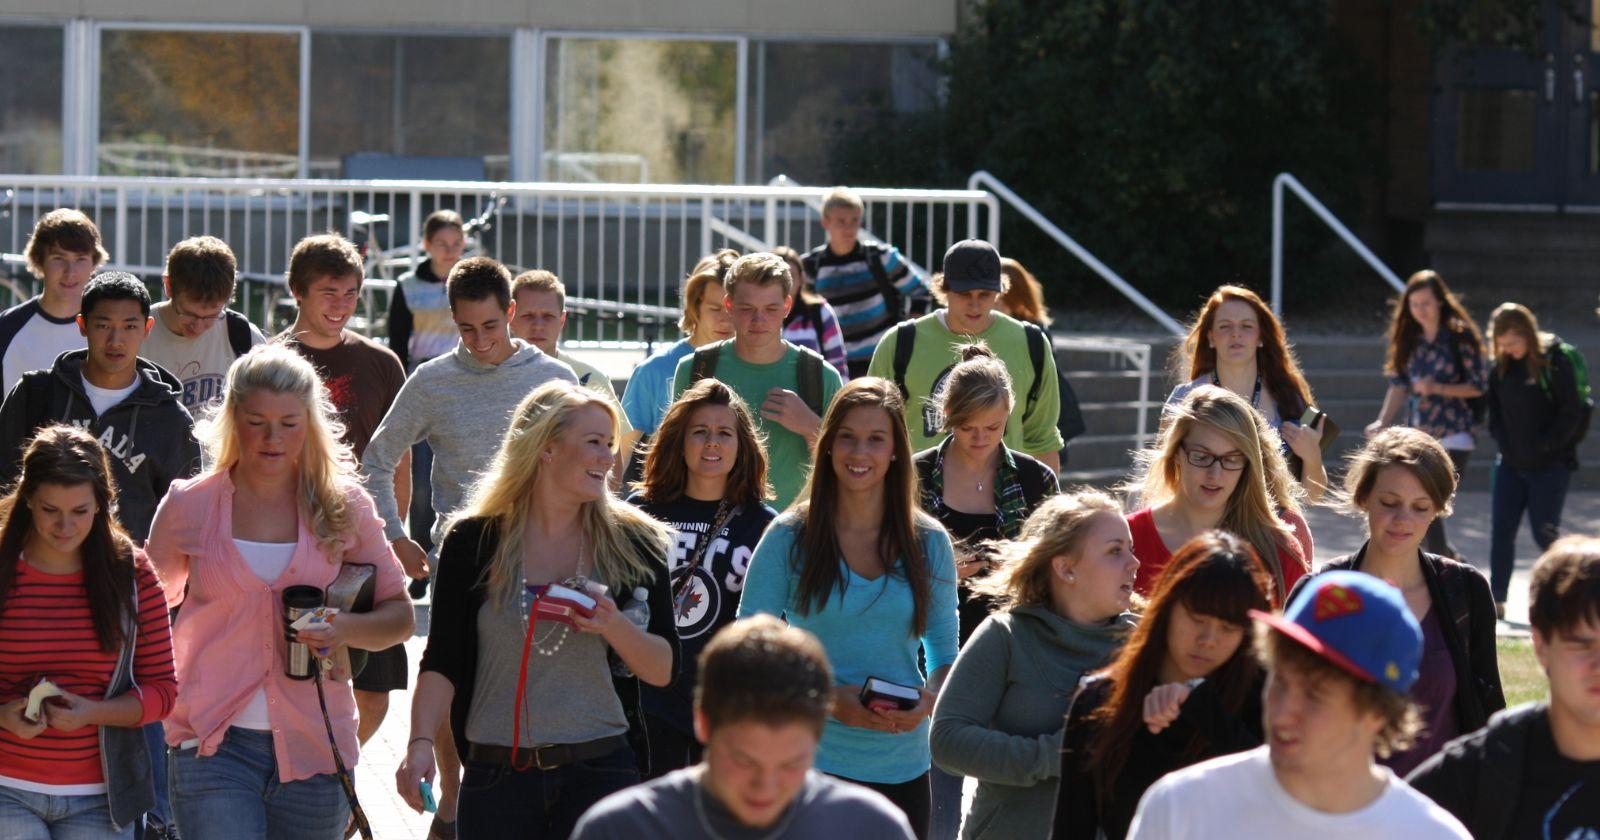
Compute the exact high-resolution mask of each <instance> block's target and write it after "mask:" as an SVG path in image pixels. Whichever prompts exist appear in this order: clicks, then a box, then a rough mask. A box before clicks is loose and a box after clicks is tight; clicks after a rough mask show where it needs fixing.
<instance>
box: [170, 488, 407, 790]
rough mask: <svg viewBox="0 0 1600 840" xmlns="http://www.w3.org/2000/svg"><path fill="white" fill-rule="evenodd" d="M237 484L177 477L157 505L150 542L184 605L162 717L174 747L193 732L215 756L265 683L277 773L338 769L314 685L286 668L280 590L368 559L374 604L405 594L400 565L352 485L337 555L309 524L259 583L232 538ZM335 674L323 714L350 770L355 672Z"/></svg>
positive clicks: (292, 777)
mask: <svg viewBox="0 0 1600 840" xmlns="http://www.w3.org/2000/svg"><path fill="white" fill-rule="evenodd" d="M233 492H234V489H233V479H232V477H231V476H230V475H229V474H227V473H212V474H208V475H203V476H199V477H196V478H192V479H187V480H183V481H175V482H173V484H172V487H171V489H170V490H168V491H167V495H166V498H164V499H162V501H161V506H160V507H159V508H157V509H156V516H155V522H154V523H153V524H152V525H151V527H150V540H149V542H147V543H146V544H145V551H146V553H148V555H149V557H150V562H151V563H152V564H153V565H154V566H155V569H156V572H157V573H158V574H159V575H160V576H161V580H162V584H163V585H164V586H165V588H166V592H167V602H168V604H170V605H172V606H176V605H177V604H178V603H180V602H181V603H182V604H183V609H182V610H181V611H180V612H179V613H178V620H177V622H176V623H175V624H174V625H173V628H172V641H173V655H174V659H175V660H176V663H177V670H178V701H177V704H176V705H175V706H174V707H173V709H172V714H171V715H169V716H168V717H167V720H166V732H167V743H168V744H171V745H173V746H177V745H178V744H181V743H183V742H184V741H187V740H191V739H195V738H198V739H199V740H200V752H199V754H200V755H203V756H206V755H212V754H214V753H216V751H217V747H218V746H219V745H220V744H221V743H222V737H223V735H225V734H226V733H227V730H228V725H229V723H230V722H231V721H232V720H233V719H234V717H236V716H237V715H238V714H239V712H240V711H241V710H243V709H244V707H245V705H246V704H247V703H248V702H249V700H250V698H251V697H252V696H254V695H255V692H256V689H258V688H265V689H266V693H267V710H268V717H269V719H270V720H271V721H272V740H273V745H274V748H275V752H276V754H277V764H278V778H279V780H280V781H282V782H293V781H297V780H299V779H307V778H310V777H312V776H315V775H318V774H321V773H332V772H334V764H333V752H332V751H331V750H330V749H329V747H328V734H327V731H326V729H325V727H324V725H323V722H322V711H321V709H320V708H319V706H318V705H317V689H316V684H315V683H313V682H312V681H311V680H304V681H300V680H291V679H289V678H288V677H287V676H285V675H284V673H283V670H284V661H285V646H286V644H287V642H286V641H285V640H284V637H283V618H282V615H283V601H282V597H283V590H284V589H285V588H287V587H290V586H294V585H297V584H309V585H312V586H317V587H326V586H327V585H328V584H329V583H331V582H332V581H333V578H334V576H335V575H336V574H338V571H339V564H340V563H342V562H351V563H370V564H372V565H374V566H376V567H377V576H376V584H377V585H376V587H375V594H376V598H375V602H378V603H381V602H383V601H385V600H388V599H390V598H395V597H398V596H399V595H401V594H402V593H404V591H405V583H404V580H405V577H404V573H403V572H402V571H401V569H400V562H399V561H398V560H397V559H395V556H394V552H393V550H391V549H390V548H389V541H388V540H387V539H385V538H384V536H383V520H381V519H379V518H378V515H377V513H376V511H375V509H374V507H373V504H372V497H371V496H368V495H367V492H366V491H365V490H363V489H361V486H360V485H358V484H355V483H354V482H352V483H351V484H350V485H349V486H348V488H347V489H346V494H347V497H348V498H349V501H350V519H351V522H353V523H354V525H355V529H356V531H355V535H354V538H353V539H352V540H350V541H347V542H346V543H345V544H344V545H343V548H342V550H341V551H339V552H338V554H337V556H329V554H328V553H327V552H326V551H324V550H323V549H322V548H320V547H319V546H318V545H317V539H316V535H315V534H313V533H312V532H311V531H309V530H307V528H306V523H305V522H303V521H302V522H301V524H300V538H299V541H298V543H297V544H296V546H295V551H294V557H293V559H291V560H290V561H289V567H288V568H287V569H285V570H284V572H283V574H281V575H279V576H278V577H277V579H275V580H273V581H272V582H271V583H264V582H262V580H261V578H259V577H257V576H256V574H255V573H254V572H252V571H251V570H250V567H249V566H248V565H247V564H246V563H245V561H244V558H243V557H242V556H240V554H239V551H238V549H237V548H236V547H235V546H234V543H233ZM185 585H187V586H188V596H187V598H186V597H185V596H184V587H185ZM325 676H326V674H325ZM335 676H338V677H340V678H338V679H327V680H324V683H323V687H324V690H325V692H326V694H327V698H328V716H329V718H330V719H331V720H332V721H333V731H334V734H335V737H336V738H337V740H338V743H339V752H340V753H341V754H342V755H343V756H344V759H345V761H346V762H348V764H349V766H352V767H353V766H355V763H356V760H357V754H358V746H357V743H356V707H355V695H354V694H353V693H352V692H351V690H350V684H349V680H348V675H335Z"/></svg>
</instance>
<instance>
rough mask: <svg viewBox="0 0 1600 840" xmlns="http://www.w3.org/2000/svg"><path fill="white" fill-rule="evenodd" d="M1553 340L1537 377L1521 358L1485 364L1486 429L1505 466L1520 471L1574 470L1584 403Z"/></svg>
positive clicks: (1547, 347)
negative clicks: (1487, 426)
mask: <svg viewBox="0 0 1600 840" xmlns="http://www.w3.org/2000/svg"><path fill="white" fill-rule="evenodd" d="M1559 345H1560V339H1559V338H1558V339H1554V340H1553V341H1551V342H1549V343H1548V344H1547V345H1546V347H1545V348H1544V356H1545V360H1546V361H1547V362H1548V363H1549V367H1548V368H1547V369H1546V370H1545V372H1544V374H1543V376H1542V378H1543V379H1544V384H1543V385H1541V384H1540V382H1539V380H1537V379H1530V378H1529V377H1528V365H1527V362H1526V361H1525V360H1523V361H1518V360H1516V359H1510V360H1507V362H1506V366H1505V371H1504V372H1502V371H1501V370H1500V366H1499V365H1491V366H1490V368H1489V433H1490V434H1492V435H1494V440H1495V443H1496V444H1498V445H1499V447H1500V458H1501V459H1502V460H1503V461H1504V462H1505V464H1506V466H1508V467H1513V468H1515V469H1519V470H1544V469H1551V468H1555V467H1566V468H1568V469H1576V468H1577V466H1578V447H1577V445H1576V443H1574V441H1573V438H1574V437H1575V436H1576V434H1577V432H1578V426H1579V424H1580V423H1582V422H1583V406H1582V405H1581V404H1580V403H1579V401H1578V388H1577V383H1576V380H1575V378H1574V372H1573V370H1572V361H1571V360H1570V359H1568V358H1567V356H1566V354H1565V353H1562V352H1561V351H1560V350H1559V349H1558V348H1559Z"/></svg>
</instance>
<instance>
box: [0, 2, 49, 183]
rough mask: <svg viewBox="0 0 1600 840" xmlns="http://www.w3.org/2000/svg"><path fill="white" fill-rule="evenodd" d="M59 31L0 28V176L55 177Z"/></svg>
mask: <svg viewBox="0 0 1600 840" xmlns="http://www.w3.org/2000/svg"><path fill="white" fill-rule="evenodd" d="M62 41H63V37H62V30H61V27H59V26H50V27H44V26H0V56H4V59H3V60H4V61H5V70H4V71H3V72H0V172H15V173H21V174H28V175H53V174H55V173H58V172H60V171H61V76H62Z"/></svg>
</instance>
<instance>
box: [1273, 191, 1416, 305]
mask: <svg viewBox="0 0 1600 840" xmlns="http://www.w3.org/2000/svg"><path fill="white" fill-rule="evenodd" d="M1285 189H1288V190H1289V191H1291V192H1293V193H1294V195H1295V197H1296V198H1298V199H1300V201H1301V203H1303V204H1305V206H1306V207H1309V208H1310V209H1311V212H1313V213H1315V214H1316V215H1317V218H1318V219H1321V220H1322V223H1323V224H1325V225H1327V226H1328V229H1329V230H1332V231H1333V232H1334V233H1336V234H1338V235H1339V238H1340V239H1342V240H1344V244H1346V245H1348V246H1350V250H1352V251H1355V252H1356V256H1358V257H1360V258H1361V260H1362V261H1363V262H1365V263H1366V264H1367V265H1368V266H1369V267H1370V268H1371V269H1372V270H1373V271H1375V272H1377V274H1378V276H1379V277H1381V278H1383V281H1384V282H1385V283H1388V284H1389V286H1390V287H1391V288H1393V289H1394V290H1395V291H1397V292H1401V291H1405V288H1406V284H1405V283H1404V282H1402V281H1401V280H1400V276H1399V275H1397V274H1395V273H1394V271H1393V269H1390V268H1389V266H1387V265H1385V264H1384V262H1383V260H1380V259H1378V256H1377V255H1376V254H1374V253H1372V249H1370V248H1368V247H1367V246H1366V243H1364V242H1362V241H1361V240H1360V239H1359V238H1358V237H1357V236H1356V235H1355V234H1354V233H1351V232H1350V228H1348V227H1345V224H1344V222H1341V221H1339V217H1338V216H1335V215H1333V211H1331V210H1329V209H1328V208H1327V206H1326V205H1324V204H1323V203H1322V202H1321V201H1319V200H1317V197H1316V196H1314V195H1312V194H1311V191H1310V190H1308V189H1306V187H1305V185H1304V184H1302V183H1300V180H1299V179H1298V178H1296V177H1294V176H1293V175H1290V174H1289V173H1287V172H1280V173H1278V177H1276V178H1273V179H1272V314H1274V315H1282V314H1283V191H1284V190H1285Z"/></svg>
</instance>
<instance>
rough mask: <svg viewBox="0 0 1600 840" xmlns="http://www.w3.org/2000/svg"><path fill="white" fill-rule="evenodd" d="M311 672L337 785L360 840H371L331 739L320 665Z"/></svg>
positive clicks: (353, 786) (315, 664)
mask: <svg viewBox="0 0 1600 840" xmlns="http://www.w3.org/2000/svg"><path fill="white" fill-rule="evenodd" d="M311 671H312V674H313V676H314V677H315V679H316V682H317V705H319V706H321V707H322V725H323V726H325V727H327V729H328V746H330V747H333V766H334V767H335V768H336V769H337V772H336V773H335V775H337V776H338V777H339V784H340V785H342V786H343V787H344V798H345V799H347V800H349V801H350V815H351V816H352V817H355V820H356V829H357V830H358V831H360V832H361V837H362V840H372V824H371V823H369V822H367V812H366V811H363V810H361V800H360V799H357V798H356V780H355V777H353V776H351V775H350V771H349V769H347V768H346V767H345V766H344V756H342V755H340V754H339V742H338V741H337V740H336V739H335V738H334V737H333V721H332V720H330V719H329V718H328V698H327V697H326V696H325V695H324V694H323V693H322V664H321V663H320V662H313V663H312V665H311Z"/></svg>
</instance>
